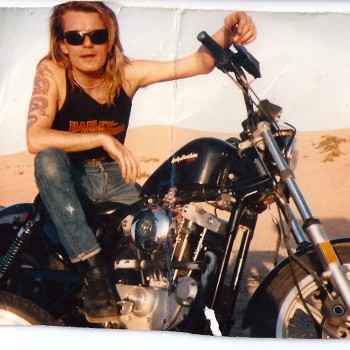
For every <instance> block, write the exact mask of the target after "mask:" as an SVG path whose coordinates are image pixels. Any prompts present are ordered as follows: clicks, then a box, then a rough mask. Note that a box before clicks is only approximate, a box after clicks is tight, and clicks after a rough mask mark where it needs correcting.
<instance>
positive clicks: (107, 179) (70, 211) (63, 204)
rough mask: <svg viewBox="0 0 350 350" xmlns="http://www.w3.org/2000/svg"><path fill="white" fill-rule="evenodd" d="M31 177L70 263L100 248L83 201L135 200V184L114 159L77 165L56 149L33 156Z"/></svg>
mask: <svg viewBox="0 0 350 350" xmlns="http://www.w3.org/2000/svg"><path fill="white" fill-rule="evenodd" d="M35 179H36V183H37V186H38V189H39V192H40V196H41V198H42V201H43V203H44V205H45V207H46V209H47V211H48V213H49V215H50V217H51V220H52V221H53V223H54V225H55V227H56V229H57V234H58V236H59V239H60V241H61V243H62V245H63V247H64V248H65V250H66V252H67V254H68V256H69V258H70V259H71V261H72V262H73V263H74V262H78V261H80V260H85V259H87V258H89V257H90V256H93V255H95V254H96V253H98V252H99V251H100V249H101V248H100V246H99V244H98V242H97V240H96V237H95V234H94V232H93V231H92V229H91V228H90V227H89V225H88V223H87V220H86V218H85V214H84V211H83V205H84V202H89V201H92V202H94V203H97V202H119V203H124V204H132V203H134V202H136V201H137V200H138V199H139V194H138V192H137V190H136V187H135V185H134V184H131V183H126V182H125V181H124V179H123V178H122V175H121V171H120V168H119V166H118V165H117V164H116V163H115V162H101V163H100V164H98V165H86V164H81V165H77V164H73V163H72V162H71V161H70V159H69V157H68V155H67V154H66V153H65V152H64V151H62V150H60V149H56V148H48V149H46V150H44V151H42V152H40V153H38V154H37V155H36V157H35Z"/></svg>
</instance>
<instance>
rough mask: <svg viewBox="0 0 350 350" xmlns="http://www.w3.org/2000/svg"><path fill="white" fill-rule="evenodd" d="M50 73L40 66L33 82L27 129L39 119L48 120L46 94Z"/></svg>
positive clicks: (48, 88)
mask: <svg viewBox="0 0 350 350" xmlns="http://www.w3.org/2000/svg"><path fill="white" fill-rule="evenodd" d="M49 78H52V72H51V70H50V69H48V68H47V67H46V66H41V67H39V68H38V71H37V73H36V76H35V80H34V88H33V94H32V99H31V101H30V106H29V115H28V121H27V129H29V128H30V127H31V126H32V125H33V124H35V123H36V122H37V121H38V120H39V118H48V117H49V114H48V113H47V110H46V109H47V107H48V106H49V101H48V92H49V90H50V80H49Z"/></svg>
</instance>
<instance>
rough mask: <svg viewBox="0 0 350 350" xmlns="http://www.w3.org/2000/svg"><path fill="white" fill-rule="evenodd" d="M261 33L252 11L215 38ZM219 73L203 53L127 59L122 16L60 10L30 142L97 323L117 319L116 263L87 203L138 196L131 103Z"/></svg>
mask: <svg viewBox="0 0 350 350" xmlns="http://www.w3.org/2000/svg"><path fill="white" fill-rule="evenodd" d="M236 25H237V34H236V35H235V36H234V37H233V36H232V33H231V28H232V27H233V26H236ZM255 37H256V30H255V26H254V24H253V22H252V20H251V18H250V17H249V16H248V15H247V14H245V13H244V12H236V13H232V14H231V15H229V16H228V17H226V19H225V25H224V26H223V27H222V28H221V29H220V30H219V31H218V32H217V33H216V34H215V35H214V36H213V38H214V40H215V41H216V42H217V43H218V44H219V45H221V46H222V47H229V46H230V45H231V44H232V43H235V44H247V43H249V42H251V41H253V40H254V39H255ZM213 68H214V60H213V58H212V56H211V55H210V53H209V52H208V51H207V49H205V48H204V47H200V48H199V49H198V50H197V51H196V52H195V53H193V54H192V55H190V56H187V57H184V58H181V59H178V60H176V61H167V62H160V61H151V60H150V61H146V60H134V61H133V60H130V59H128V58H127V57H125V55H124V53H123V49H122V45H121V43H120V40H119V29H118V23H117V19H116V17H115V14H114V13H113V11H111V9H110V8H108V7H107V6H106V5H104V4H103V3H101V2H79V1H73V2H68V3H64V4H61V5H58V6H56V7H55V8H54V9H53V12H52V15H51V18H50V51H49V55H48V56H47V57H45V58H44V59H42V60H41V61H40V62H39V64H38V67H37V73H36V76H35V81H34V88H33V94H32V98H31V104H30V108H29V115H28V126H27V144H28V150H29V152H31V153H36V154H37V155H36V158H35V177H36V182H37V185H38V188H39V191H40V195H41V198H42V200H43V202H44V204H45V207H46V209H47V211H48V213H49V214H50V217H51V219H52V221H53V223H54V224H55V226H56V228H57V232H58V235H59V238H60V240H61V242H62V244H63V246H64V248H65V250H66V252H67V254H68V255H69V257H70V259H71V261H72V262H73V263H77V267H78V268H79V270H80V271H82V272H83V273H84V274H85V275H86V279H87V288H86V291H85V295H84V306H85V313H86V318H87V320H88V321H89V322H95V323H101V322H108V321H111V320H113V319H115V317H116V316H117V314H118V313H117V307H116V303H115V299H114V297H113V293H112V291H111V288H110V285H109V281H108V266H107V264H106V262H105V261H104V259H103V257H102V255H101V253H100V250H101V248H100V246H99V244H98V242H97V241H96V238H95V235H94V233H93V231H92V230H91V228H90V227H89V226H88V224H87V221H86V218H85V216H84V212H83V209H82V203H84V202H86V201H92V202H99V201H115V202H122V203H126V204H131V203H133V202H135V201H136V200H137V199H138V193H137V191H136V189H135V186H134V183H135V181H136V179H137V178H139V177H140V169H139V165H138V162H137V160H136V159H135V157H134V156H133V154H132V152H131V151H130V150H128V149H127V148H126V147H125V146H124V145H123V143H124V139H125V135H126V131H127V127H128V123H129V117H130V109H131V101H132V97H133V96H134V94H135V93H136V92H137V90H138V89H139V88H142V87H145V86H148V85H150V84H153V83H157V82H161V81H169V80H174V79H182V78H187V77H192V76H195V75H198V74H207V73H209V72H210V71H212V70H213Z"/></svg>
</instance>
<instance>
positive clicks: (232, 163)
mask: <svg viewBox="0 0 350 350" xmlns="http://www.w3.org/2000/svg"><path fill="white" fill-rule="evenodd" d="M250 172H251V169H247V168H246V166H245V162H244V160H242V158H241V157H240V156H239V155H238V149H237V145H235V144H231V143H229V142H227V141H224V140H220V139H216V138H207V137H205V138H199V139H195V140H193V141H191V142H189V143H187V144H186V145H184V146H183V147H182V148H180V149H179V150H178V151H177V152H175V153H174V154H173V155H172V156H171V157H170V158H169V159H167V160H166V161H165V162H164V163H163V164H162V165H161V166H160V167H159V168H158V169H157V170H156V171H155V172H154V173H153V174H152V175H151V176H150V177H149V179H148V180H147V181H146V182H145V184H144V185H143V187H142V189H141V196H146V197H147V196H149V195H152V194H157V195H159V194H164V192H165V191H168V190H169V189H170V188H172V187H175V188H176V189H177V191H196V190H213V189H218V190H219V189H221V188H223V187H224V186H226V185H227V182H228V181H231V180H232V179H238V178H243V177H245V176H249V173H250ZM229 179H231V180H229Z"/></svg>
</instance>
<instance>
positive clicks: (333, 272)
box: [254, 122, 350, 310]
mask: <svg viewBox="0 0 350 350" xmlns="http://www.w3.org/2000/svg"><path fill="white" fill-rule="evenodd" d="M256 133H257V135H261V136H262V137H263V139H264V141H265V145H266V147H267V148H268V150H269V151H270V154H271V156H272V158H273V159H274V161H275V163H276V166H277V168H278V169H279V171H280V176H281V179H282V181H283V182H284V183H285V185H286V186H287V188H288V190H289V192H290V195H291V197H292V198H293V201H294V203H295V205H296V207H297V209H298V211H299V213H300V215H301V218H302V220H303V223H304V224H303V230H304V231H305V233H306V234H307V236H308V238H309V239H310V241H311V243H312V245H313V247H314V249H315V251H316V254H317V256H318V258H319V259H320V261H321V263H322V265H323V268H324V272H323V277H324V278H326V279H329V280H330V281H331V283H332V285H333V287H334V289H335V291H336V292H337V293H338V294H339V295H340V297H341V298H342V300H343V302H344V304H345V305H346V307H347V309H348V310H350V283H349V280H348V279H347V276H346V269H345V268H344V266H343V265H342V264H341V262H340V261H339V259H338V256H337V254H336V252H335V251H334V249H333V247H332V245H331V243H330V241H329V238H328V236H327V234H326V232H325V230H324V228H323V226H322V224H321V222H320V220H318V219H316V218H314V217H313V215H312V213H311V211H310V209H309V207H308V205H307V203H306V201H305V199H304V197H303V195H302V193H301V191H300V190H299V187H298V185H297V183H296V181H295V177H294V173H293V171H292V170H291V169H290V167H289V166H288V164H287V162H286V161H285V159H284V158H283V156H282V154H281V151H280V149H279V147H278V145H277V143H276V141H275V138H274V136H273V134H272V132H271V128H270V125H269V124H268V123H266V122H260V123H259V124H258V127H257V131H256ZM254 135H256V134H255V133H254Z"/></svg>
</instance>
